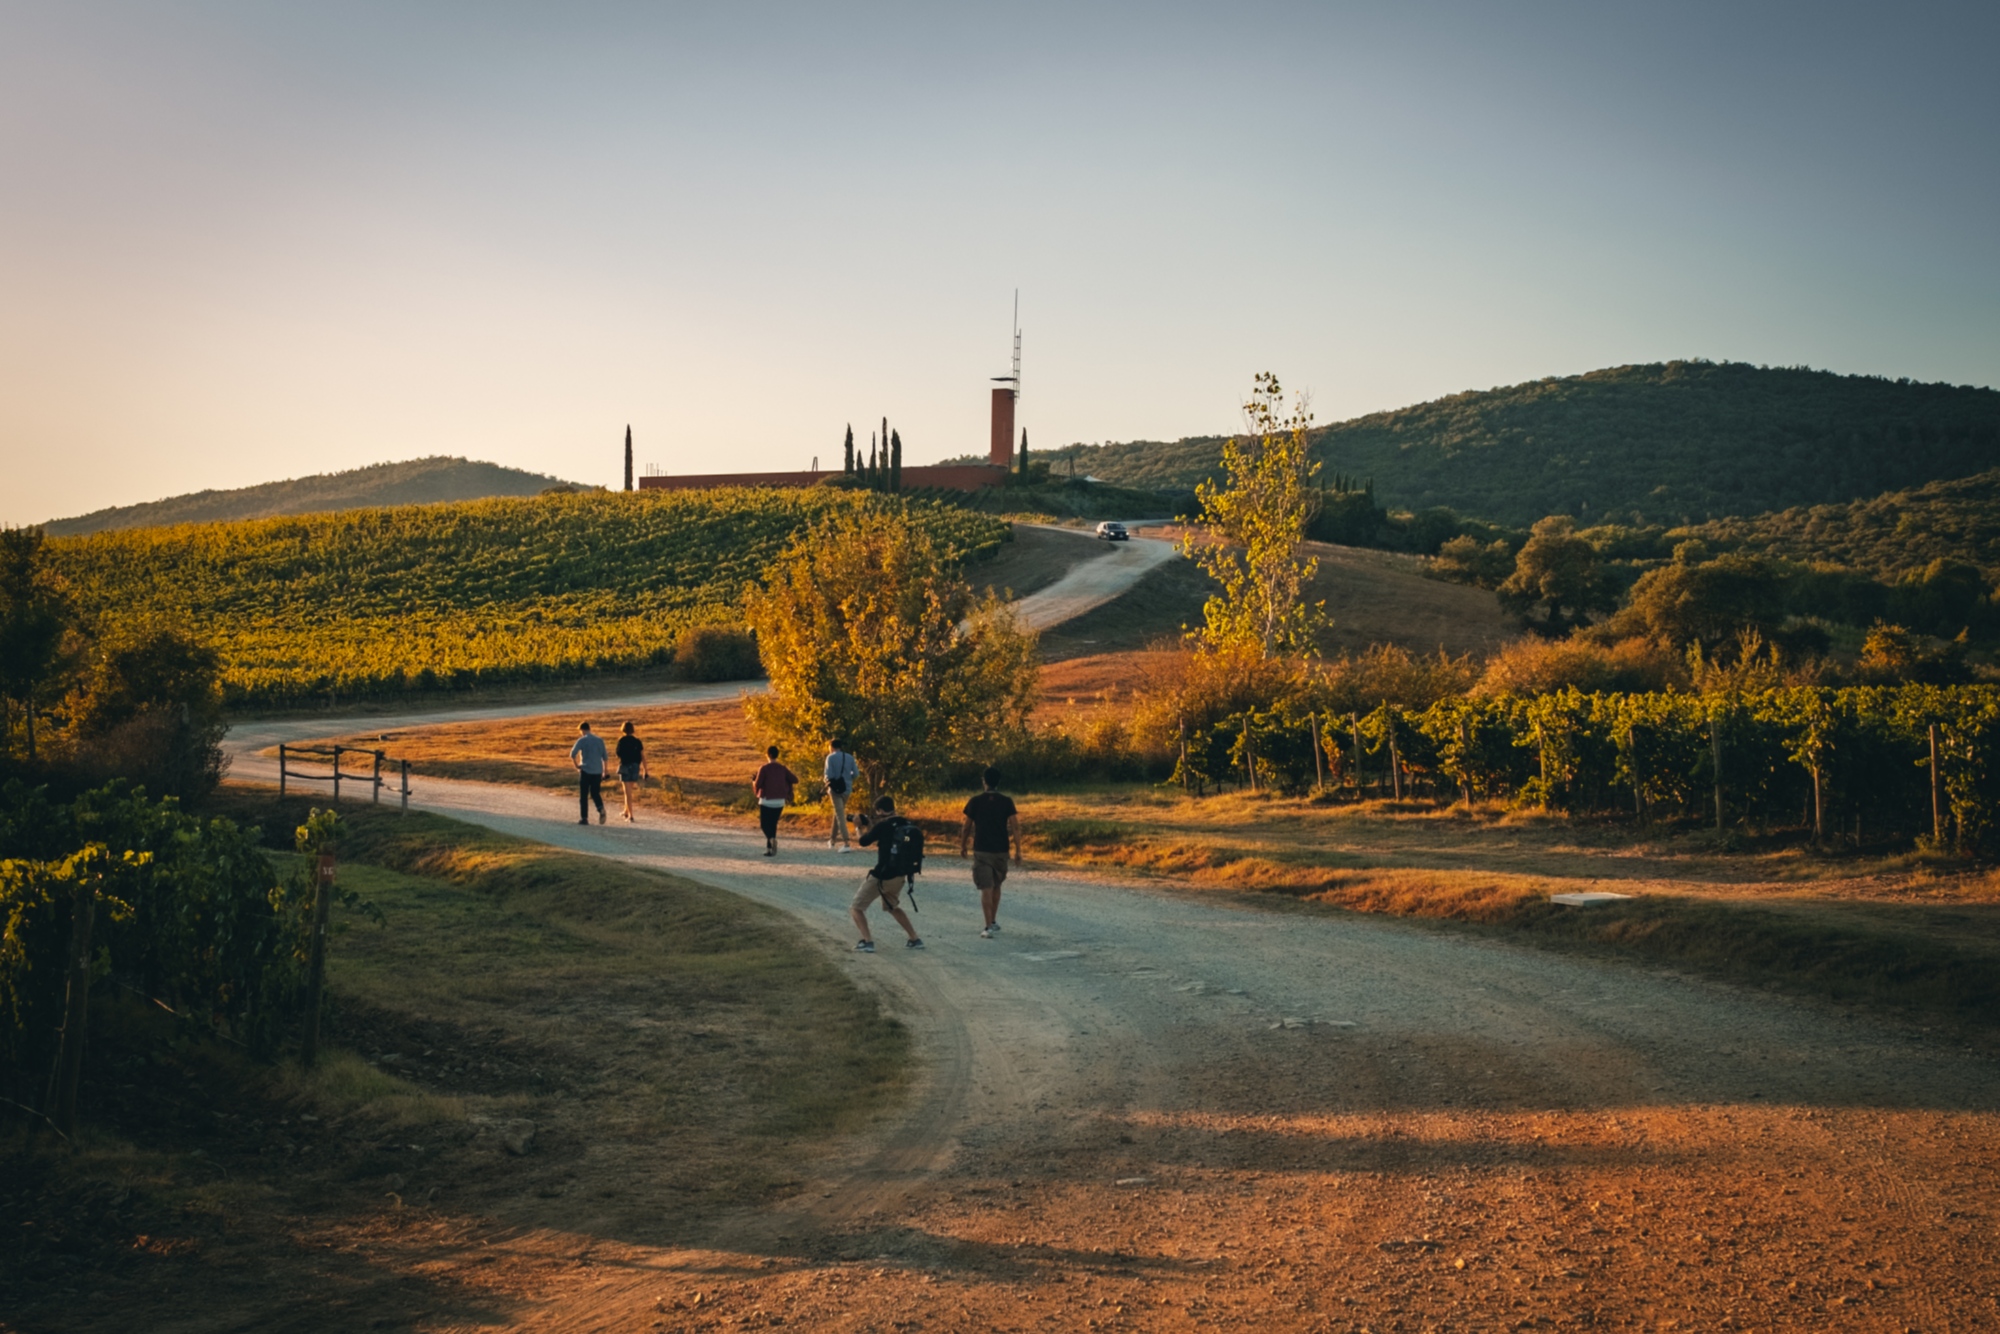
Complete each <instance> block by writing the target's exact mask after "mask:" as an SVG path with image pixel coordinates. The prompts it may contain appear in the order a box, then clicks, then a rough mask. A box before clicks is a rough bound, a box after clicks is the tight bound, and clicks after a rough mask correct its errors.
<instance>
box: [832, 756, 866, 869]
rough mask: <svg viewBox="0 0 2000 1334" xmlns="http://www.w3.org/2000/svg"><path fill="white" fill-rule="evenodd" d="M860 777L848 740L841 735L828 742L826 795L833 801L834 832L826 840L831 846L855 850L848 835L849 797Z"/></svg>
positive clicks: (845, 850) (844, 850) (850, 850)
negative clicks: (848, 746) (848, 751)
mask: <svg viewBox="0 0 2000 1334" xmlns="http://www.w3.org/2000/svg"><path fill="white" fill-rule="evenodd" d="M860 777H861V766H860V765H858V764H856V763H855V762H854V757H853V756H852V755H850V754H848V753H847V742H846V741H845V740H844V739H843V738H841V737H835V738H833V739H832V740H831V741H829V742H827V743H826V795H827V796H828V797H829V798H831V799H832V801H833V832H832V833H831V834H829V835H827V840H826V845H827V846H828V847H829V848H839V849H840V850H841V851H842V852H852V851H854V844H853V843H852V842H850V841H849V839H848V837H847V798H848V795H849V794H850V793H852V792H853V791H854V783H855V780H856V779H858V778H860Z"/></svg>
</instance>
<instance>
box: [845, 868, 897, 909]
mask: <svg viewBox="0 0 2000 1334" xmlns="http://www.w3.org/2000/svg"><path fill="white" fill-rule="evenodd" d="M902 893H903V877H902V876H899V875H896V876H890V877H889V878H888V879H887V880H877V879H876V878H875V877H874V876H872V875H871V876H869V877H867V878H866V879H864V880H863V881H862V882H861V888H860V889H858V890H856V891H855V892H854V906H855V908H857V909H860V910H863V911H865V910H866V909H867V907H868V905H869V904H871V903H873V902H874V901H875V900H877V899H880V900H882V906H883V907H885V908H900V907H902V906H903V905H902V904H901V903H899V902H897V899H898V898H899V897H901V895H902Z"/></svg>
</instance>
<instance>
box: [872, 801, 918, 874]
mask: <svg viewBox="0 0 2000 1334" xmlns="http://www.w3.org/2000/svg"><path fill="white" fill-rule="evenodd" d="M885 843H886V845H887V850H886V851H885V852H884V853H883V854H882V870H883V872H884V873H885V876H886V877H887V878H891V879H893V878H894V877H896V876H899V875H900V876H903V877H904V878H906V879H910V880H914V879H916V877H917V876H918V875H919V874H921V873H922V871H923V869H924V831H923V830H922V829H921V828H920V827H918V825H917V824H916V822H915V821H912V820H905V819H903V818H901V817H900V816H899V817H897V819H896V822H895V823H894V824H892V825H890V826H889V834H888V837H887V839H886V840H885Z"/></svg>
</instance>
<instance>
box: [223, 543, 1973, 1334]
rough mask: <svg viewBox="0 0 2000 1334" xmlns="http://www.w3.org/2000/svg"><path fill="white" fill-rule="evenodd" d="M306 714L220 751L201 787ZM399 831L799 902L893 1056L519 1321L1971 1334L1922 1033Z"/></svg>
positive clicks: (1244, 923) (1645, 987)
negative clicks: (854, 1122) (787, 1162)
mask: <svg viewBox="0 0 2000 1334" xmlns="http://www.w3.org/2000/svg"><path fill="white" fill-rule="evenodd" d="M1156 545H1164V544H1156ZM1131 551H1132V552H1133V553H1134V555H1133V556H1132V557H1131V558H1130V559H1126V557H1125V553H1124V552H1122V551H1121V552H1120V553H1118V563H1117V564H1116V565H1113V564H1112V562H1111V561H1109V560H1093V561H1090V562H1087V563H1086V564H1085V566H1084V567H1083V568H1082V570H1080V571H1079V572H1078V573H1079V574H1084V573H1090V574H1092V575H1094V576H1097V578H1096V579H1095V580H1094V581H1092V582H1091V583H1089V584H1088V585H1087V586H1086V585H1078V586H1073V587H1070V588H1068V589H1065V588H1064V586H1063V584H1057V585H1055V586H1052V587H1051V588H1049V589H1047V590H1045V591H1044V592H1043V593H1042V594H1040V595H1038V596H1039V597H1041V598H1043V599H1047V600H1048V602H1047V604H1046V605H1048V606H1050V607H1052V608H1054V607H1061V606H1070V605H1082V604H1087V603H1089V600H1090V599H1091V598H1093V597H1098V595H1099V594H1100V593H1101V592H1102V591H1103V590H1104V589H1105V588H1107V587H1111V586H1113V585H1114V584H1115V583H1116V581H1115V580H1107V579H1104V578H1103V577H1102V576H1104V575H1107V574H1113V573H1115V574H1117V575H1118V577H1119V578H1121V579H1122V578H1128V577H1129V579H1136V578H1137V577H1138V576H1139V575H1140V574H1143V572H1144V569H1146V568H1150V567H1151V566H1150V564H1149V563H1148V562H1156V560H1157V556H1156V553H1152V552H1149V551H1147V548H1146V547H1145V546H1142V545H1140V544H1136V543H1135V544H1134V546H1133V547H1132V548H1131ZM1099 567H1109V568H1106V569H1100V568H1099ZM1068 582H1069V581H1067V580H1065V581H1064V583H1068ZM1126 586H1129V582H1128V583H1127V584H1126ZM1064 600H1067V601H1064ZM1100 600H1102V599H1100ZM1027 601H1032V599H1030V600H1027ZM1048 623H1053V622H1048ZM739 688H740V687H734V686H731V687H722V688H715V687H709V688H698V689H686V690H681V691H664V692H651V693H649V694H647V695H646V696H645V697H644V698H635V697H626V698H622V699H621V698H606V699H602V700H592V701H579V702H578V703H588V704H590V705H592V706H593V707H602V708H604V709H607V710H608V709H612V708H616V707H623V706H627V705H636V704H640V703H646V704H655V705H657V704H661V703H670V702H672V701H673V700H674V699H682V700H687V701H690V702H693V701H695V700H699V699H711V698H714V697H716V696H717V694H726V693H733V692H734V691H735V690H737V689H739ZM548 709H549V705H547V704H546V703H544V704H540V705H535V706H522V707H519V708H513V709H511V710H502V711H500V712H516V713H528V712H546V711H548ZM474 716H482V715H481V711H478V710H455V711H449V712H439V713H427V714H424V715H422V716H421V717H418V716H406V717H402V718H396V719H387V720H383V719H376V718H371V719H370V720H369V725H371V726H372V725H374V723H375V722H377V721H382V722H384V723H385V725H393V726H409V725H412V724H415V723H420V722H432V721H449V720H460V719H464V718H467V717H474ZM484 716H494V711H490V710H489V711H486V713H485V715H484ZM338 727H339V724H338V723H337V722H330V721H328V720H326V719H316V720H303V721H293V720H288V721H284V722H280V723H265V724H245V725H243V726H241V727H239V728H238V729H237V731H236V732H235V733H233V734H232V736H231V739H230V745H231V749H232V752H233V753H234V758H235V769H234V776H235V777H237V778H239V779H251V780H256V781H270V780H271V779H272V778H274V777H275V772H274V770H273V768H272V766H271V764H270V762H269V761H268V760H267V759H265V758H264V757H262V756H261V755H260V754H258V753H257V752H259V751H261V750H262V749H263V748H264V747H266V746H269V745H271V744H273V743H275V742H276V741H279V740H298V739H303V738H304V737H306V736H309V735H320V736H324V735H327V734H329V732H331V731H334V730H337V729H338ZM415 804H417V805H419V806H422V807H423V808H425V809H428V810H434V811H437V812H439V813H441V814H446V815H450V816H454V817H456V818H459V819H464V820H469V821H472V822H475V823H479V824H483V825H486V826H489V827H492V828H495V829H499V830H503V831H505V832H508V833H512V834H517V835H520V836H523V837H527V838H532V839H537V840H540V841H542V842H545V843H550V844H554V845H557V846H560V847H565V848H571V849H575V850H577V851H580V852H584V853H588V854H590V855H593V856H601V857H608V858H615V859H620V860H624V861H629V862H632V863H635V864H639V865H644V866H649V867H656V868H659V869H662V870H666V871H671V872H673V873H675V874H677V875H681V876H686V877H689V878H691V879H695V880H699V881H702V882H705V883H708V884H711V885H716V886H719V887H721V888H724V889H727V890H730V891H733V892H735V893H738V894H741V895H743V896H745V897H747V898H751V899H755V900H757V901H759V902H762V903H767V904H770V905H772V906H774V907H777V908H779V909H781V910H783V911H785V912H787V913H789V914H791V915H793V916H794V917H796V918H797V919H798V920H799V922H800V923H801V924H802V925H803V926H804V927H805V929H806V930H807V931H808V932H809V933H811V934H813V935H815V936H817V937H818V938H820V939H822V940H823V941H824V942H825V945H826V948H827V949H828V950H829V951H832V952H835V953H837V954H838V955H839V957H840V958H841V960H842V961H843V965H844V966H845V967H847V968H848V969H849V970H851V973H852V975H853V976H855V977H856V979H857V980H858V981H860V982H861V983H862V985H864V986H866V987H870V988H873V989H875V990H877V991H878V992H879V993H880V994H882V995H883V996H884V997H885V999H886V1001H887V1004H888V1006H889V1008H890V1009H891V1011H892V1012H893V1013H894V1014H896V1015H897V1016H898V1017H899V1018H900V1019H902V1020H903V1021H904V1022H906V1023H907V1024H909V1025H910V1027H911V1028H912V1029H913V1031H914V1033H915V1036H916V1039H917V1049H918V1051H919V1052H920V1054H921V1057H922V1060H923V1066H924V1074H923V1077H922V1080H921V1083H920V1086H919V1088H918V1091H917V1094H916V1096H915V1097H914V1098H913V1099H912V1100H911V1101H910V1103H909V1104H907V1106H906V1107H905V1108H904V1109H903V1110H902V1111H901V1112H900V1113H899V1114H898V1116H897V1118H896V1120H895V1122H894V1124H891V1125H885V1126H883V1127H881V1128H880V1129H879V1131H878V1132H876V1133H874V1134H872V1135H869V1136H866V1137H863V1138H861V1139H859V1140H857V1141H856V1142H854V1143H852V1144H849V1145H847V1146H845V1148H844V1149H842V1150H841V1151H840V1152H838V1153H836V1154H835V1155H834V1157H832V1158H831V1159H829V1160H828V1161H827V1163H826V1165H825V1169H824V1173H823V1179H822V1180H819V1181H815V1182H810V1183H806V1186H805V1188H803V1189H801V1190H800V1191H799V1192H798V1194H797V1195H796V1196H795V1197H794V1198H793V1199H792V1201H791V1202H789V1203H787V1204H783V1205H780V1206H777V1207H775V1208H773V1209H770V1210H766V1211H759V1212H756V1213H752V1214H748V1215H744V1216H742V1217H740V1218H738V1219H736V1220H735V1221H733V1222H732V1223H731V1224H729V1225H728V1226H727V1227H725V1228H724V1229H723V1231H722V1232H721V1233H720V1234H718V1235H717V1236H716V1237H715V1238H714V1240H713V1242H712V1244H711V1245H710V1246H709V1247H707V1248H705V1249H702V1250H694V1251H668V1250H661V1251H650V1252H649V1251H644V1250H641V1249H637V1248H634V1249H631V1250H629V1251H628V1252H626V1253H624V1254H623V1255H622V1256H621V1257H620V1259H619V1261H618V1263H616V1264H612V1265H608V1266H606V1267H605V1268H602V1269H599V1270H597V1271H594V1272H593V1275H592V1277H590V1278H589V1279H588V1280H579V1281H578V1282H577V1283H576V1284H573V1285H571V1286H568V1287H565V1288H562V1289H561V1290H558V1291H551V1292H550V1293H548V1294H546V1295H545V1297H544V1298H543V1299H541V1300H540V1301H538V1302H536V1303H534V1304H532V1305H531V1306H530V1307H529V1308H528V1309H527V1311H526V1313H525V1315H523V1316H522V1317H521V1320H520V1325H521V1327H524V1328H534V1329H548V1330H564V1331H581V1330H628V1329H648V1328H674V1329H679V1328H730V1329H735V1328H751V1327H763V1326H771V1325H779V1324H790V1325H794V1326H804V1327H806V1328H811V1329H838V1330H848V1329H854V1330H861V1329H884V1330H887V1329H918V1328H921V1329H964V1330H982V1331H983V1330H989V1329H1065V1330H1067V1329H1083V1328H1099V1329H1135V1330H1148V1329H1175V1330H1178V1329H1195V1328H1226V1327H1237V1328H1245V1329H1284V1330H1290V1329H1298V1330H1319V1329H1339V1330H1360V1329H1370V1330H1378V1331H1381V1330H1421V1329H1426V1328H1435V1329H1453V1330H1459V1329H1465V1330H1472V1329H1479V1330H1484V1329H1529V1328H1537V1327H1540V1328H1574V1327H1579V1326H1590V1327H1602V1328H1644V1329H1669V1328H1682V1329H1722V1328H1757V1329H1769V1328H1782V1329H1813V1330H1818V1329H1857V1330H1861V1329H1865V1330H1877V1329H1881V1330H1889V1329H1894V1330H1903V1329H1920V1330H1925V1331H1931V1330H1976V1329H1992V1328H1996V1327H2000V1310H1996V1307H1995V1304H1994V1294H1995V1293H2000V1267H1996V1260H1995V1257H1994V1255H1993V1247H1992V1245H1991V1240H1992V1235H1993V1229H1994V1226H1995V1222H1996V1220H2000V1118H1996V1115H1995V1108H1996V1107H2000V1069H1996V1066H1995V1063H1994V1061H1993V1060H1992V1058H1991V1057H1990V1055H1987V1054H1981V1053H1975V1052H1972V1051H1968V1050H1966V1049H1964V1048H1962V1047H1960V1046H1958V1045H1956V1044H1953V1043H1950V1042H1947V1041H1944V1040H1942V1039H1940V1038H1939V1037H1937V1036H1934V1035H1931V1034H1928V1033H1926V1032H1923V1031H1918V1030H1915V1029H1911V1028H1908V1027H1903V1026H1897V1025H1894V1024H1890V1023H1886V1022H1881V1021H1878V1020H1875V1019H1871V1018H1869V1017H1867V1016H1864V1015H1858V1014H1854V1013H1848V1012H1844V1011H1842V1010H1840V1009H1838V1008H1836V1007H1833V1006H1828V1005H1817V1004H1806V1003H1799V1002H1793V1001H1787V1000H1783V999H1780V998H1778V997H1776V996H1774V995H1770V994H1767V993H1759V992H1746V991H1743V990H1739V989H1735V988H1730V987H1725V986H1722V985H1719V984H1715V983H1711V982H1706V981H1702V980H1699V979H1694V978H1689V977H1684V976H1676V975H1673V974H1670V973H1661V972H1649V971H1644V970H1641V969H1638V968H1635V967H1631V966H1621V965H1619V964H1615V963H1611V962H1603V961H1597V960H1592V959H1588V958H1582V957H1574V956H1568V955H1562V954H1553V953H1546V952H1539V951H1535V950H1530V949H1526V948H1521V947H1515V946H1511V945H1507V944H1502V943H1496V942H1494V941H1491V940H1488V939H1482V938H1476V937H1472V936H1468V935H1464V934H1460V933H1456V932H1452V931H1449V930H1440V929H1431V928H1427V927H1425V926H1422V925H1417V924H1410V923H1404V922H1398V921H1393V920H1388V919H1381V918H1370V917H1363V916H1346V915H1327V914H1319V913H1311V912H1302V911H1291V910H1283V909H1277V908H1272V907H1270V906H1268V905H1263V906H1260V905H1258V904H1256V903H1252V902H1246V901H1245V900H1242V899H1237V898H1233V897H1227V896H1222V895H1216V894H1195V893H1189V892H1182V891H1179V890H1176V889H1174V888H1172V887H1163V886H1161V885H1159V884H1145V885H1141V884H1136V883H1121V882H1119V881H1116V880H1113V879H1110V878H1105V877H1097V876H1084V875H1079V874H1075V873H1072V872H1068V871H1064V870H1058V869H1042V868H1037V867H1034V866H1032V865H1031V866H1030V867H1029V868H1027V869H1025V870H1024V871H1021V872H1019V873H1017V874H1016V876H1015V877H1014V878H1013V879H1011V880H1010V881H1009V882H1008V887H1007V897H1006V901H1005V903H1004V906H1003V909H1002V913H1001V920H1002V923H1003V930H1002V932H1001V934H1000V935H999V936H997V937H996V938H994V939H992V940H982V939H979V938H978V936H977V934H976V933H977V930H978V926H979V920H978V909H977V901H976V896H975V895H974V894H973V892H972V889H971V886H970V882H969V876H967V875H966V873H965V872H964V870H963V869H962V864H961V863H959V862H958V861H957V860H956V859H955V858H954V857H952V856H951V855H949V854H950V851H951V850H950V849H940V850H938V855H934V856H933V858H932V862H931V866H930V868H929V870H928V871H927V873H926V875H925V876H924V877H923V881H922V888H921V890H920V893H919V896H918V897H919V900H920V904H921V908H920V913H919V916H918V918H917V921H918V924H919V927H920V929H921V930H922V932H923V934H924V937H925V940H926V944H927V948H926V949H924V950H923V951H921V952H919V951H906V950H904V949H902V948H900V947H899V945H898V942H897V941H896V939H895V937H896V935H897V932H896V931H895V929H894V927H893V924H888V923H884V927H885V929H884V930H882V931H881V932H880V933H879V934H878V936H877V939H878V941H879V942H880V943H881V945H882V949H881V951H880V952H879V953H878V954H875V955H872V956H863V955H856V954H854V953H852V952H851V951H850V950H849V946H850V945H851V941H852V931H851V928H850V926H849V924H848V923H847V920H846V904H847V900H848V897H849V895H850V894H851V892H852V889H853V887H854V885H855V883H856V882H857V880H858V878H859V877H860V875H861V874H862V872H863V870H864V868H865V865H866V863H865V861H864V860H863V859H862V858H859V857H847V856H840V855H836V854H834V853H833V852H831V851H830V850H828V849H827V848H826V847H825V846H824V845H823V844H821V843H819V842H818V841H817V839H815V838H813V837H812V836H811V834H810V833H809V832H808V828H810V829H812V830H816V829H817V828H818V826H817V825H816V824H814V823H813V820H814V819H815V818H816V817H812V816H810V815H802V816H801V817H800V819H799V827H798V836H797V837H794V838H789V839H787V841H786V842H785V844H784V846H783V850H782V855H781V856H780V857H779V858H777V859H776V860H775V861H767V860H765V859H764V858H762V857H761V856H759V855H757V854H758V853H759V851H760V850H761V848H760V843H761V841H760V840H759V839H758V837H757V836H756V834H755V832H754V830H751V829H749V828H747V827H745V828H738V827H735V826H733V825H730V826H724V825H718V824H715V823H710V822H704V821H699V820H694V819H688V818H681V817H676V816H672V815H666V814H661V813H658V812H649V813H648V815H647V818H646V820H645V822H644V823H642V824H640V825H637V826H634V827H619V826H610V827H604V826H591V827H580V826H578V825H577V824H576V823H575V819H574V814H573V812H574V809H575V808H574V805H573V800H572V799H570V798H567V797H563V796H558V795H553V794H549V793H546V792H539V791H533V790H529V789H520V788H502V787H492V786H486V785H480V784H468V783H452V782H444V781H438V780H424V781H423V782H422V783H421V784H420V785H419V787H418V789H417V794H416V798H415ZM1024 818H1025V820H1026V822H1027V823H1028V825H1029V827H1030V829H1031V830H1032V827H1033V822H1034V818H1035V816H1034V807H1033V803H1032V802H1028V803H1026V804H1025V808H1024Z"/></svg>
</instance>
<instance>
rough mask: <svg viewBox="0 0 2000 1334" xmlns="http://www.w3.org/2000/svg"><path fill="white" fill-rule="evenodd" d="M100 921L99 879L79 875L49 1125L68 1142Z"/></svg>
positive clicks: (73, 1129)
mask: <svg viewBox="0 0 2000 1334" xmlns="http://www.w3.org/2000/svg"><path fill="white" fill-rule="evenodd" d="M96 918H97V884H96V877H94V876H90V875H78V876H77V878H76V888H75V891H74V895H73V898H72V900H71V904H70V919H69V954H68V957H67V958H66V959H65V960H64V967H65V971H66V972H67V974H68V979H67V987H68V992H67V995H66V996H65V997H64V1004H63V1026H62V1035H61V1039H60V1042H59V1045H58V1046H57V1047H56V1068H55V1077H54V1080H53V1081H52V1084H51V1087H50V1089H49V1124H50V1125H52V1126H54V1127H55V1128H56V1131H57V1132H58V1133H59V1134H61V1135H62V1136H63V1137H65V1138H68V1137H69V1136H71V1135H74V1134H75V1133H76V1089H77V1083H78V1081H79V1079H80V1078H81V1077H82V1074H83V1039H84V1029H85V1026H86V1025H87V1024H88V1022H89V1020H90V934H91V926H92V924H93V923H94V922H95V921H96Z"/></svg>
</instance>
